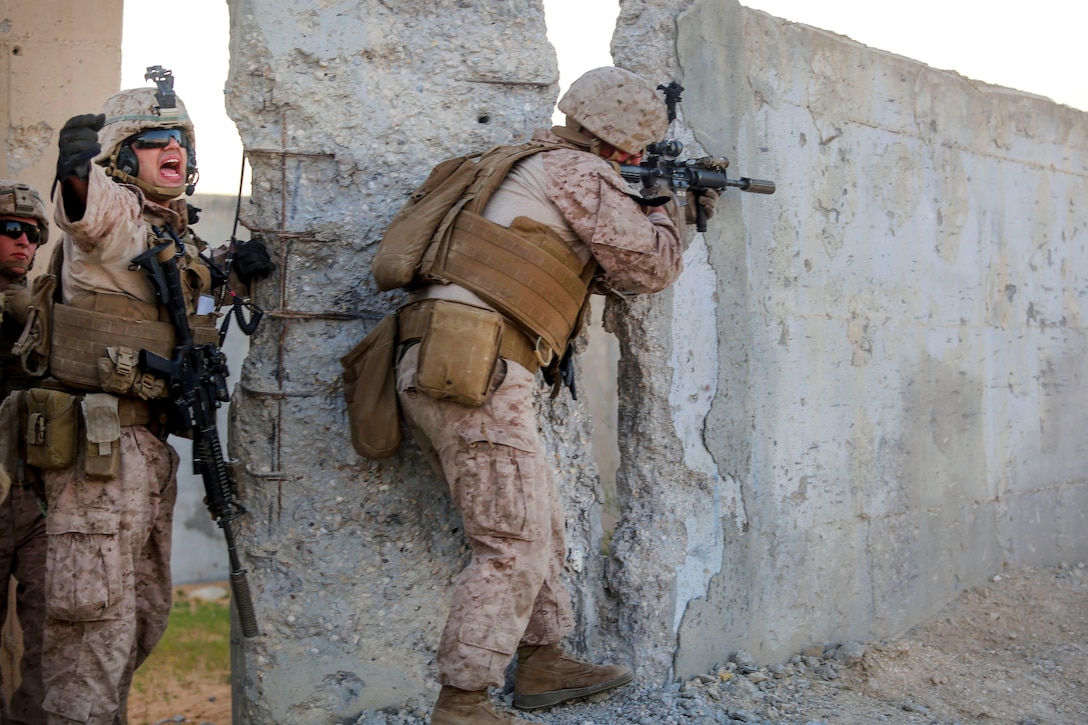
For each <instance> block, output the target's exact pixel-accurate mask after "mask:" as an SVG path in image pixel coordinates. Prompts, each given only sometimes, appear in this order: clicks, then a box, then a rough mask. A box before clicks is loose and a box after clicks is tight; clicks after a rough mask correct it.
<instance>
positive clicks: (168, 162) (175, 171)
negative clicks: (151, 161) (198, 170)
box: [159, 158, 182, 181]
mask: <svg viewBox="0 0 1088 725" xmlns="http://www.w3.org/2000/svg"><path fill="white" fill-rule="evenodd" d="M159 176H161V177H162V178H163V179H164V180H166V181H181V179H182V176H181V159H179V158H168V159H163V162H162V164H160V166H159Z"/></svg>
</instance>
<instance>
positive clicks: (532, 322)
mask: <svg viewBox="0 0 1088 725" xmlns="http://www.w3.org/2000/svg"><path fill="white" fill-rule="evenodd" d="M593 267H594V265H592V264H590V265H588V266H587V265H586V264H584V263H583V262H582V260H581V259H580V258H579V257H578V255H576V254H575V253H574V251H573V250H572V249H571V248H570V246H569V245H568V244H567V243H566V242H564V241H563V240H562V239H561V238H560V237H559V235H558V234H556V233H555V232H554V231H553V230H551V229H549V228H548V227H546V226H544V225H543V224H540V223H538V222H534V221H533V220H531V219H528V218H526V217H518V218H517V219H515V220H514V223H513V224H511V226H510V228H509V229H507V228H506V227H503V226H501V225H499V224H495V223H494V222H491V221H488V220H487V219H484V218H483V217H482V216H480V215H478V214H474V213H472V212H469V211H462V212H461V213H460V214H459V215H458V216H457V219H456V221H454V224H453V229H452V231H451V233H450V234H449V235H448V236H447V237H446V238H445V239H443V241H442V242H441V243H440V244H439V245H438V248H437V249H436V250H435V256H434V260H433V263H432V265H431V266H430V268H429V269H427V276H428V277H431V278H433V279H436V280H441V281H448V282H454V283H456V284H459V285H461V286H462V287H465V288H467V289H469V290H471V291H472V292H475V293H476V294H477V295H479V296H480V297H481V298H482V299H483V300H485V301H486V302H487V303H488V304H490V305H492V306H494V307H495V309H497V310H499V312H501V313H502V314H504V315H506V316H507V317H509V318H510V319H512V320H513V321H514V322H515V323H517V324H518V325H519V326H521V327H522V328H523V329H525V330H527V331H529V332H531V333H532V336H533V337H534V338H536V337H540V338H543V341H544V342H545V343H547V346H548V347H549V348H550V349H551V351H552V352H554V353H558V354H562V353H563V351H564V350H565V349H566V347H567V341H568V340H569V338H570V334H571V332H572V331H573V330H574V328H575V325H577V324H578V320H579V317H580V315H581V311H582V305H583V304H584V303H585V300H586V296H587V294H588V286H589V277H590V274H587V272H591V271H592V268H593ZM541 353H542V354H543V355H544V357H545V358H547V351H546V350H541ZM545 362H546V359H545Z"/></svg>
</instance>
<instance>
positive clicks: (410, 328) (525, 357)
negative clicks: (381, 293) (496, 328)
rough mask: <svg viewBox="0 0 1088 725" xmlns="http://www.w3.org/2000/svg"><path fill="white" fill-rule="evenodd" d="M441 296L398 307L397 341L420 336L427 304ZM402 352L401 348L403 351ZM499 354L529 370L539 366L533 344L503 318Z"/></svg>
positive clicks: (427, 317) (425, 322) (427, 316)
mask: <svg viewBox="0 0 1088 725" xmlns="http://www.w3.org/2000/svg"><path fill="white" fill-rule="evenodd" d="M439 301H440V300H422V301H420V302H413V303H411V304H409V305H405V306H404V307H401V308H400V309H399V310H398V311H397V329H398V334H397V342H399V343H400V344H401V345H407V346H411V344H413V343H417V342H419V341H420V340H422V339H423V336H424V335H425V334H426V333H427V325H428V324H429V322H430V318H431V316H430V314H429V309H428V308H429V306H430V305H432V304H434V303H435V302H439ZM401 354H403V351H402V353H401ZM499 357H502V358H506V359H507V360H513V361H514V362H516V363H517V364H519V365H521V366H522V367H524V368H525V369H527V370H528V371H529V372H536V370H537V369H538V368H539V367H540V358H539V356H538V355H537V352H536V345H534V344H533V341H532V340H531V339H530V338H529V336H528V335H526V334H525V333H524V332H522V331H521V328H519V327H517V326H516V325H515V324H514V323H513V322H510V320H508V319H506V318H505V317H503V318H502V338H501V341H500V343H499Z"/></svg>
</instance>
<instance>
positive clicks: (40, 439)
mask: <svg viewBox="0 0 1088 725" xmlns="http://www.w3.org/2000/svg"><path fill="white" fill-rule="evenodd" d="M78 400H79V398H78V396H75V395H69V394H68V393H64V392H61V391H59V390H45V389H44V388H31V389H30V390H28V391H26V412H27V424H26V459H27V461H26V462H27V464H28V465H31V466H34V467H35V468H39V469H41V470H43V471H59V470H62V469H65V468H69V467H71V466H72V464H73V463H75V460H76V447H77V436H78V434H79V408H77V407H76V403H77V401H78Z"/></svg>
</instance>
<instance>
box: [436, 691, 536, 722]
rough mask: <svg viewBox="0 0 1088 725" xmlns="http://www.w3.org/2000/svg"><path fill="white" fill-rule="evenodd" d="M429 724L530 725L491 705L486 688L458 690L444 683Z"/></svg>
mask: <svg viewBox="0 0 1088 725" xmlns="http://www.w3.org/2000/svg"><path fill="white" fill-rule="evenodd" d="M431 725H532V723H530V722H528V721H527V720H522V719H521V718H520V717H514V716H513V715H510V714H508V713H505V712H499V711H498V710H496V709H495V708H494V707H492V706H491V702H490V701H489V700H488V697H487V690H459V689H457V688H456V687H450V686H448V685H444V686H443V687H442V690H441V692H439V693H438V701H437V702H436V703H435V704H434V710H433V711H431Z"/></svg>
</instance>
